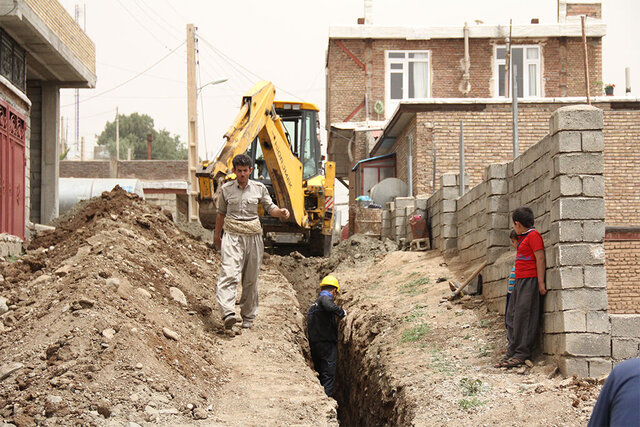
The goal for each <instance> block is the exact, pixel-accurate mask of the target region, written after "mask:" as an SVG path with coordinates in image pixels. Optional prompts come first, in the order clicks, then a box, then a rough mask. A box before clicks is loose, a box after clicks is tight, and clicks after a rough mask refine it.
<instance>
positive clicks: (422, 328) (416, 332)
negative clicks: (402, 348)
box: [401, 323, 431, 342]
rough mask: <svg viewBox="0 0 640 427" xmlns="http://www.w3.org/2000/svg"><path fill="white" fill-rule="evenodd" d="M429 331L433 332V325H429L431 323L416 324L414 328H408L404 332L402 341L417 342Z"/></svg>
mask: <svg viewBox="0 0 640 427" xmlns="http://www.w3.org/2000/svg"><path fill="white" fill-rule="evenodd" d="M429 332H431V327H430V326H429V324H428V323H420V324H419V325H417V326H414V327H413V328H410V329H407V330H406V331H404V332H402V340H401V341H402V342H416V341H419V340H421V339H422V338H424V336H425V335H427V334H428V333H429Z"/></svg>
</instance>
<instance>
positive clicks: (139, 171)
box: [60, 160, 187, 181]
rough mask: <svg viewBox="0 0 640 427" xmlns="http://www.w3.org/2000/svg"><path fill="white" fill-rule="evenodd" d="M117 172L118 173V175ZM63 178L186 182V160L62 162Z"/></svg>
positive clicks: (61, 174)
mask: <svg viewBox="0 0 640 427" xmlns="http://www.w3.org/2000/svg"><path fill="white" fill-rule="evenodd" d="M116 170H117V173H116ZM60 177H62V178H137V179H141V180H158V181H161V180H186V179H187V161H186V160H131V161H123V160H121V161H119V162H118V165H117V166H116V165H115V164H112V162H111V161H109V160H105V161H98V160H88V161H76V160H63V161H61V162H60Z"/></svg>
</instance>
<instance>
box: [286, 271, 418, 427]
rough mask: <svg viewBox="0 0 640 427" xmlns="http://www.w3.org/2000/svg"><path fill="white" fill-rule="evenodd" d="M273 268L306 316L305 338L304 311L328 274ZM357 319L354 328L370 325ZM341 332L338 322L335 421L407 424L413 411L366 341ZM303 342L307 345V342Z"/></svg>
mask: <svg viewBox="0 0 640 427" xmlns="http://www.w3.org/2000/svg"><path fill="white" fill-rule="evenodd" d="M276 266H277V267H278V269H279V270H280V272H281V273H282V274H283V275H284V276H285V277H286V278H287V279H288V280H289V281H290V282H291V284H292V285H293V286H294V289H296V297H297V299H298V303H299V304H300V310H301V312H302V313H303V315H305V325H304V332H305V336H306V333H307V325H306V312H307V309H308V308H309V306H310V305H311V304H312V303H313V301H315V298H316V296H317V287H316V286H317V285H315V286H314V285H313V283H319V282H320V280H321V278H322V277H323V276H324V275H325V274H329V273H330V271H322V269H319V268H317V267H318V266H315V265H307V266H304V265H300V266H299V267H297V268H295V269H292V268H290V267H291V265H289V266H288V267H289V268H286V267H284V266H283V265H278V264H276ZM305 279H306V280H305ZM337 303H338V304H339V305H344V304H345V303H348V299H346V298H339V299H338V301H337ZM360 320H361V319H351V321H352V322H353V327H364V328H366V327H368V326H370V325H367V324H366V323H365V322H363V321H360ZM356 325H357V326H356ZM344 329H345V328H344V327H343V326H341V325H340V322H339V327H338V368H337V376H336V386H335V395H334V396H333V397H334V398H335V399H336V401H337V402H338V422H339V423H340V425H343V426H358V425H380V426H384V425H402V424H407V423H408V421H409V420H410V419H411V414H412V410H411V407H410V405H407V404H406V401H405V399H404V393H402V390H398V389H397V388H396V387H395V386H393V385H392V384H391V382H390V379H389V378H388V376H387V373H386V372H385V370H384V366H383V365H382V364H381V363H380V358H379V357H376V356H375V355H372V354H371V352H370V351H368V347H369V342H368V340H362V339H360V338H362V336H361V335H358V337H353V336H349V337H345V336H344ZM352 335H353V334H352ZM367 336H370V335H367ZM372 337H375V335H373V336H372ZM303 343H304V345H308V342H307V341H306V340H304V341H303ZM303 353H304V355H305V357H306V358H307V362H308V363H309V366H313V362H312V361H311V358H310V355H311V353H310V351H309V349H308V348H306V349H303ZM310 369H311V368H310Z"/></svg>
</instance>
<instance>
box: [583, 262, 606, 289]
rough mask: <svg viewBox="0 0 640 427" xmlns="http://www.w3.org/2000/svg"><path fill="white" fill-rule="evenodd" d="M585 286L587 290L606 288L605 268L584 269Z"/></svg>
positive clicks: (588, 266)
mask: <svg viewBox="0 0 640 427" xmlns="http://www.w3.org/2000/svg"><path fill="white" fill-rule="evenodd" d="M584 286H585V287H587V288H606V287H607V272H606V269H605V266H603V265H595V266H590V265H586V266H585V267H584Z"/></svg>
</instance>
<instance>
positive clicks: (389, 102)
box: [384, 50, 431, 118]
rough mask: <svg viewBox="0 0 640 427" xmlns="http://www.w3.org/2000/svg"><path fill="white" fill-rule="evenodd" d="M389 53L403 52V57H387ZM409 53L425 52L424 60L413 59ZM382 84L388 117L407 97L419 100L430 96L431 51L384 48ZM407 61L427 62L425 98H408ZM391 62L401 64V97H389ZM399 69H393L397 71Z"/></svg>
mask: <svg viewBox="0 0 640 427" xmlns="http://www.w3.org/2000/svg"><path fill="white" fill-rule="evenodd" d="M390 53H404V54H405V57H404V58H389V54H390ZM410 53H426V54H427V58H426V59H425V60H420V61H415V58H409V54H410ZM384 60H385V66H384V70H385V71H384V86H385V106H386V108H385V115H386V116H387V118H388V117H390V115H391V114H392V113H393V112H394V110H395V109H396V107H397V106H398V104H399V103H400V102H402V101H406V100H409V99H412V100H415V99H417V100H419V99H427V98H430V97H431V51H430V50H385V51H384ZM409 62H426V63H427V82H426V85H427V96H426V97H425V98H409ZM391 64H402V92H403V93H402V99H391ZM398 71H399V70H394V72H398Z"/></svg>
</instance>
